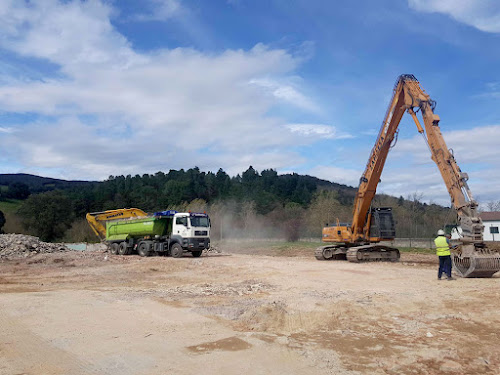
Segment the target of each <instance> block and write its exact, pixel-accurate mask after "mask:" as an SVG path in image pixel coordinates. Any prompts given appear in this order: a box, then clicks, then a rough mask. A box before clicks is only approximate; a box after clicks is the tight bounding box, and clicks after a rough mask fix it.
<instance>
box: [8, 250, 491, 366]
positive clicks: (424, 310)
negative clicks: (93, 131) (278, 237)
mask: <svg viewBox="0 0 500 375" xmlns="http://www.w3.org/2000/svg"><path fill="white" fill-rule="evenodd" d="M236 246H237V245H231V246H228V247H227V248H226V249H224V250H225V251H224V252H222V253H220V254H212V253H209V254H204V255H203V256H202V257H201V258H192V257H190V256H186V257H184V258H182V259H173V258H170V257H150V258H140V257H138V256H125V257H123V256H119V255H109V254H106V253H102V252H83V253H79V252H69V253H59V254H44V255H37V256H34V257H32V258H27V259H24V260H15V261H6V262H2V263H0V374H1V375H4V374H5V375H7V374H8V375H13V374H26V375H27V374H30V375H35V374H36V375H40V374H44V375H45V374H47V375H55V374H65V375H66V374H120V375H128V374H152V375H154V374H222V375H224V374H394V375H395V374H441V373H450V374H499V373H500V345H499V343H500V314H499V311H500V288H499V287H500V277H499V275H498V274H497V275H495V277H494V278H492V279H458V280H456V281H446V280H444V281H438V280H437V278H436V265H435V264H434V262H435V259H434V256H432V255H412V254H404V255H403V259H402V262H400V263H397V264H393V263H372V264H352V263H348V262H345V261H344V262H342V261H339V262H320V261H317V260H315V259H314V256H313V254H312V252H311V254H310V256H296V257H283V256H268V255H263V252H265V251H264V250H262V249H260V250H259V251H255V253H253V254H242V253H241V252H239V251H237V249H236Z"/></svg>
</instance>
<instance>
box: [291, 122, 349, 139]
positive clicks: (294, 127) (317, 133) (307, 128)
mask: <svg viewBox="0 0 500 375" xmlns="http://www.w3.org/2000/svg"><path fill="white" fill-rule="evenodd" d="M286 128H287V129H288V130H290V131H291V132H292V133H297V134H299V135H303V136H306V137H317V138H325V139H347V138H354V137H353V136H352V135H351V134H347V133H339V132H338V131H337V129H336V128H335V126H331V125H322V124H288V125H286Z"/></svg>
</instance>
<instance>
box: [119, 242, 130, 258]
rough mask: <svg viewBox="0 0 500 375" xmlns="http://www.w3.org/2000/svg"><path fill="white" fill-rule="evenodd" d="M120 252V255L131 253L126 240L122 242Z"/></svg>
mask: <svg viewBox="0 0 500 375" xmlns="http://www.w3.org/2000/svg"><path fill="white" fill-rule="evenodd" d="M118 254H120V255H129V254H130V249H129V248H128V246H127V243H126V242H120V247H119V249H118Z"/></svg>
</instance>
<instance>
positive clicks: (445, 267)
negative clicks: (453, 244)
mask: <svg viewBox="0 0 500 375" xmlns="http://www.w3.org/2000/svg"><path fill="white" fill-rule="evenodd" d="M443 272H444V273H445V274H446V276H448V277H451V256H449V255H443V256H440V257H439V271H438V278H439V279H440V278H441V276H442V275H443Z"/></svg>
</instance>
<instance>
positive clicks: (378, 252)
mask: <svg viewBox="0 0 500 375" xmlns="http://www.w3.org/2000/svg"><path fill="white" fill-rule="evenodd" d="M399 258H400V253H399V250H398V249H396V248H394V247H389V246H383V245H365V246H356V247H351V248H349V250H347V260H348V261H349V262H353V263H361V262H397V261H399Z"/></svg>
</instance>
